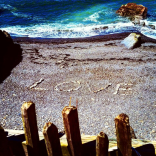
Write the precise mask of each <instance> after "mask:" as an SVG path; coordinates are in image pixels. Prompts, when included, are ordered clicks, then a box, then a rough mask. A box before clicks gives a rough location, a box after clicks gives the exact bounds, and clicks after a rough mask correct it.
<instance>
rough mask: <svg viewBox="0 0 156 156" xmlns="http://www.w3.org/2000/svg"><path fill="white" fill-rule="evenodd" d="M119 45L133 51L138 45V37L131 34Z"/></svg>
mask: <svg viewBox="0 0 156 156" xmlns="http://www.w3.org/2000/svg"><path fill="white" fill-rule="evenodd" d="M121 44H124V45H125V46H126V47H127V48H128V49H133V48H135V47H137V46H138V45H140V35H139V34H136V33H131V34H130V35H129V36H128V37H126V38H125V39H124V40H123V41H122V42H121Z"/></svg>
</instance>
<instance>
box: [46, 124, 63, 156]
mask: <svg viewBox="0 0 156 156" xmlns="http://www.w3.org/2000/svg"><path fill="white" fill-rule="evenodd" d="M43 135H44V139H45V144H46V148H47V153H48V156H62V149H61V145H60V139H59V134H58V129H57V127H56V126H55V125H54V124H52V123H51V122H48V123H46V124H45V125H44V128H43Z"/></svg>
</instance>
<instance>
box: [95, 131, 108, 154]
mask: <svg viewBox="0 0 156 156" xmlns="http://www.w3.org/2000/svg"><path fill="white" fill-rule="evenodd" d="M108 146H109V141H108V137H107V135H106V134H105V133H103V132H100V133H99V134H98V136H97V138H96V156H108Z"/></svg>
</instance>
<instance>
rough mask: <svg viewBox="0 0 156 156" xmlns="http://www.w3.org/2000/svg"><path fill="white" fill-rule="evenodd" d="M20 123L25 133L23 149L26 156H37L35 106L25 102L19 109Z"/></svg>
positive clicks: (37, 137) (37, 138)
mask: <svg viewBox="0 0 156 156" xmlns="http://www.w3.org/2000/svg"><path fill="white" fill-rule="evenodd" d="M21 114H22V121H23V127H24V132H25V139H26V141H24V142H23V143H22V144H23V148H24V151H25V154H26V155H27V156H38V155H40V153H39V135H38V128H37V120H36V111H35V104H34V103H33V102H31V101H30V102H25V103H24V104H23V105H22V107H21Z"/></svg>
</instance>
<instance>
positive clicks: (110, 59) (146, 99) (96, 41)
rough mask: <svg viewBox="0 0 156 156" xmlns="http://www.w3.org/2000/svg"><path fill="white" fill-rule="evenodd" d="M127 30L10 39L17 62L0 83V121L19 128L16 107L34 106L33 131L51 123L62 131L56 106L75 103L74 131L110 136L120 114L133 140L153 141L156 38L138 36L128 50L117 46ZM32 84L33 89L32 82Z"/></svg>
mask: <svg viewBox="0 0 156 156" xmlns="http://www.w3.org/2000/svg"><path fill="white" fill-rule="evenodd" d="M128 34H129V33H124V34H116V35H115V34H113V35H108V36H96V37H90V38H81V39H30V38H15V39H14V42H15V43H18V44H20V45H21V48H22V55H23V60H22V62H20V63H19V64H18V65H17V66H16V67H15V68H14V69H13V70H12V72H11V75H10V76H9V77H7V79H5V80H4V82H3V83H1V84H0V103H1V105H0V121H1V125H2V126H3V128H5V129H23V125H22V120H21V111H20V108H21V106H22V104H23V102H24V101H30V100H31V101H33V102H34V103H35V104H36V113H37V122H38V128H39V131H42V128H43V126H44V124H45V123H46V122H48V121H50V122H53V123H54V124H55V125H56V126H57V127H58V129H59V131H62V130H63V121H62V114H61V112H62V110H63V108H64V107H65V106H67V105H69V99H70V97H72V105H75V106H76V100H78V105H77V106H78V114H79V122H80V131H81V133H83V134H89V135H97V134H98V133H99V132H100V131H104V132H105V133H106V134H107V135H108V137H109V138H115V124H114V118H115V117H116V116H117V115H119V114H120V113H126V114H127V115H128V116H129V118H130V125H131V127H132V128H133V129H134V132H135V134H136V137H137V138H138V139H147V140H155V139H156V122H155V121H156V115H155V114H156V96H155V93H156V85H155V84H156V83H155V82H156V65H155V61H156V41H155V40H153V39H150V38H147V37H145V36H143V35H142V36H141V40H142V44H141V46H140V47H138V48H135V49H133V50H128V49H127V48H126V47H125V46H124V45H121V44H120V43H121V41H122V39H124V38H125V37H126V36H128ZM36 82H40V83H38V84H37V85H36V86H35V87H32V86H33V84H35V83H36Z"/></svg>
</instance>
